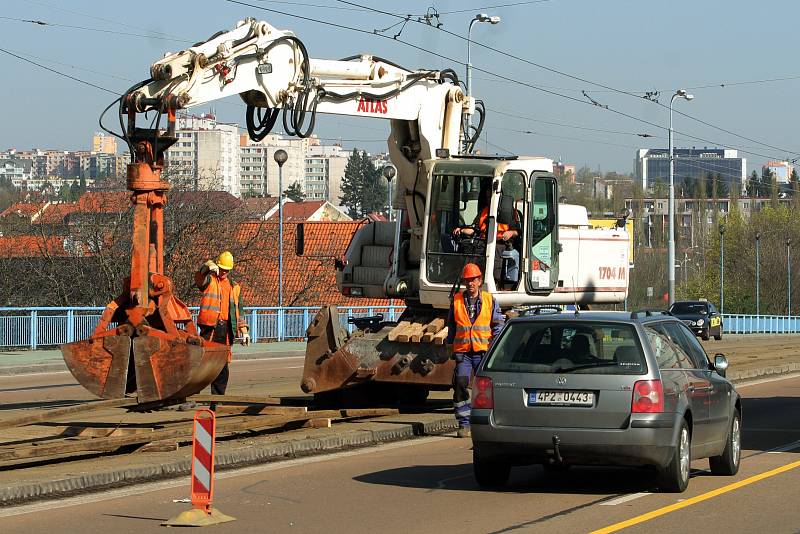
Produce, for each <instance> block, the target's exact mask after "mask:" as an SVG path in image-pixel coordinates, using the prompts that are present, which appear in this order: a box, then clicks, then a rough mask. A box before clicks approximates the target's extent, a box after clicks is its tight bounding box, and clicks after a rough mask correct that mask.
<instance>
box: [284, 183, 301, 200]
mask: <svg viewBox="0 0 800 534" xmlns="http://www.w3.org/2000/svg"><path fill="white" fill-rule="evenodd" d="M283 195H284V196H285V197H286V198H289V199H291V200H292V201H293V202H303V201H304V200H305V199H306V194H305V193H304V192H303V186H301V185H300V182H298V181H294V182H292V185H290V186H289V187H287V188H286V189H285V190H284V191H283Z"/></svg>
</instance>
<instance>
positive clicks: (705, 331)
mask: <svg viewBox="0 0 800 534" xmlns="http://www.w3.org/2000/svg"><path fill="white" fill-rule="evenodd" d="M700 337H701V338H702V339H703V341H708V338H709V337H711V336H709V335H708V328H706V329H705V330H703V331H702V332H701V333H700Z"/></svg>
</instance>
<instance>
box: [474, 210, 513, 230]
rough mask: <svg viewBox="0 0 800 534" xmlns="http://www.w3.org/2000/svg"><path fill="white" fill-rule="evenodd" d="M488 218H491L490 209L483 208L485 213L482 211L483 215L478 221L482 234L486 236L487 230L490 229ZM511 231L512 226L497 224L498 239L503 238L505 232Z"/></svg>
mask: <svg viewBox="0 0 800 534" xmlns="http://www.w3.org/2000/svg"><path fill="white" fill-rule="evenodd" d="M488 218H489V207H488V206H486V207H485V208H483V211H481V214H480V216H479V219H478V228H480V229H481V232H483V233H484V234H486V230H487V229H488V228H489V223H488V221H487V220H486V219H488ZM510 229H511V226H509V225H507V224H503V223H497V237H500V236H502V235H503V233H504V232H507V231H509V230H510Z"/></svg>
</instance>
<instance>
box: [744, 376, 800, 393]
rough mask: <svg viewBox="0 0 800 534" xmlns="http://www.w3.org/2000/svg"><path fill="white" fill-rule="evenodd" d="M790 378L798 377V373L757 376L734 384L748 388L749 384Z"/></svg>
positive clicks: (753, 384)
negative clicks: (770, 376) (768, 376)
mask: <svg viewBox="0 0 800 534" xmlns="http://www.w3.org/2000/svg"><path fill="white" fill-rule="evenodd" d="M792 378H800V373H788V374H785V375H778V376H775V377H772V378H759V379H756V380H752V381H750V380H748V381H746V382H744V383H743V384H734V386H736V389H742V388H749V387H750V386H757V385H759V384H767V383H769V382H777V381H778V380H789V379H792Z"/></svg>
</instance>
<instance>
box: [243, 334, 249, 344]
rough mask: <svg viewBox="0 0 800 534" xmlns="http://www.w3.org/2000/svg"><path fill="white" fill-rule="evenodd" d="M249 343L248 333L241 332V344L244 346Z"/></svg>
mask: <svg viewBox="0 0 800 534" xmlns="http://www.w3.org/2000/svg"><path fill="white" fill-rule="evenodd" d="M249 344H250V333H249V332H245V333H244V334H242V345H244V346H245V347H246V346H247V345H249Z"/></svg>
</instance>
